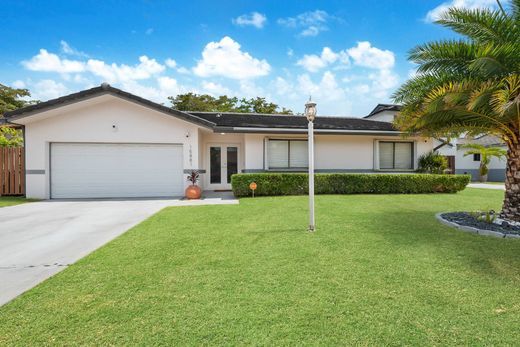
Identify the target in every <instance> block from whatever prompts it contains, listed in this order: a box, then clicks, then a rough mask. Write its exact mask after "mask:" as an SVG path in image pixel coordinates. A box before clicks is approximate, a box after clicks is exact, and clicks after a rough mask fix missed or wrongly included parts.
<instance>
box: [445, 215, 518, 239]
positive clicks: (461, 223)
mask: <svg viewBox="0 0 520 347" xmlns="http://www.w3.org/2000/svg"><path fill="white" fill-rule="evenodd" d="M437 219H439V220H440V221H441V222H443V223H444V224H446V225H449V226H452V227H455V228H458V229H460V230H462V231H466V232H473V233H478V234H479V235H484V236H493V237H499V238H519V239H520V225H517V224H516V223H511V222H509V221H504V220H498V221H497V222H496V223H488V222H485V221H482V220H479V219H477V218H476V217H475V216H474V215H472V214H470V213H467V212H449V213H439V214H438V215H437Z"/></svg>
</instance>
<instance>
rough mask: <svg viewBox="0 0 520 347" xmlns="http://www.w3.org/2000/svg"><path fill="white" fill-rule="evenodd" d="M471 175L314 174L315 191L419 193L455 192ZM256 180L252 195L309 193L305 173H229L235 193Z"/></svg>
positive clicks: (242, 193) (244, 193) (242, 192)
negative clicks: (231, 174)
mask: <svg viewBox="0 0 520 347" xmlns="http://www.w3.org/2000/svg"><path fill="white" fill-rule="evenodd" d="M470 179H471V176H470V175H430V174H390V173H389V174H345V173H336V174H316V175H315V192H316V194H420V193H455V192H458V191H460V190H463V189H464V188H465V187H466V185H467V184H468V183H469V182H470ZM251 182H256V183H257V189H256V190H255V196H261V195H264V196H269V195H270V196H275V195H303V194H307V193H308V174H305V173H253V174H236V175H233V176H232V177H231V185H232V187H233V193H234V194H235V196H237V197H240V196H250V195H251V190H250V189H249V184H250V183H251Z"/></svg>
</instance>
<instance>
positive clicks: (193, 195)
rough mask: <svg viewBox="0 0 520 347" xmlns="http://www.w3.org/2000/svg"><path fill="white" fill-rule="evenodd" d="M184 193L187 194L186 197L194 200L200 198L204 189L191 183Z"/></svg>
mask: <svg viewBox="0 0 520 347" xmlns="http://www.w3.org/2000/svg"><path fill="white" fill-rule="evenodd" d="M184 194H185V195H186V198H188V199H190V200H192V199H200V196H201V195H202V190H201V189H200V187H199V186H196V185H191V186H188V188H186V190H185V191H184Z"/></svg>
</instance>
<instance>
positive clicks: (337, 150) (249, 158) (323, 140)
mask: <svg viewBox="0 0 520 347" xmlns="http://www.w3.org/2000/svg"><path fill="white" fill-rule="evenodd" d="M269 138H276V139H290V138H303V139H304V138H306V136H305V135H274V134H245V139H244V142H245V161H246V165H245V168H246V170H248V171H261V170H264V168H265V167H266V165H265V164H264V161H265V156H264V143H265V140H266V139H269ZM376 140H387V141H414V142H415V148H416V150H415V153H414V154H415V167H417V157H418V156H420V155H421V154H423V153H426V152H429V151H431V150H432V149H433V142H432V140H431V139H426V138H409V139H403V138H401V137H397V136H367V135H316V138H315V154H314V157H315V160H316V162H315V167H316V170H322V171H327V170H331V171H333V170H343V171H352V172H368V171H373V170H374V161H375V160H374V156H375V155H377V154H376V151H375V146H374V145H375V143H376Z"/></svg>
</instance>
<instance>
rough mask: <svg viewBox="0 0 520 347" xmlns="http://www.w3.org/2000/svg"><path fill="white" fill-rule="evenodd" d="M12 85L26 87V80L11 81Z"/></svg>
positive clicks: (19, 87)
mask: <svg viewBox="0 0 520 347" xmlns="http://www.w3.org/2000/svg"><path fill="white" fill-rule="evenodd" d="M11 85H12V86H13V88H18V89H21V88H25V87H26V84H25V82H24V81H22V80H16V81H14V82H13V83H11Z"/></svg>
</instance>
